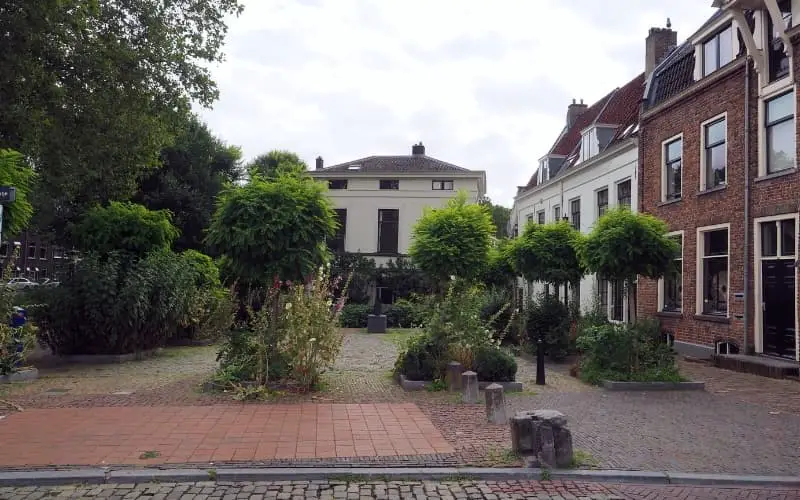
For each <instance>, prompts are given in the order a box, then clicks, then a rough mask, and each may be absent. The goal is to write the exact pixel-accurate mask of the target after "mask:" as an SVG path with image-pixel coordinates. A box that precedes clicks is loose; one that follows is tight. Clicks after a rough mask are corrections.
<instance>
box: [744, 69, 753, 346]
mask: <svg viewBox="0 0 800 500" xmlns="http://www.w3.org/2000/svg"><path fill="white" fill-rule="evenodd" d="M744 165H745V168H744V315H743V316H744V345H743V346H742V347H743V348H744V353H745V354H750V349H749V346H748V344H747V341H748V335H747V329H748V328H749V327H750V56H749V55H748V56H746V57H745V63H744ZM754 306H755V305H754Z"/></svg>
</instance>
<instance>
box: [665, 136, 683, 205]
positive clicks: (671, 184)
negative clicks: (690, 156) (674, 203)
mask: <svg viewBox="0 0 800 500" xmlns="http://www.w3.org/2000/svg"><path fill="white" fill-rule="evenodd" d="M682 160H683V138H679V139H675V140H673V141H670V142H668V143H666V144H664V200H665V201H668V200H677V199H680V197H681V170H682V163H683V162H682Z"/></svg>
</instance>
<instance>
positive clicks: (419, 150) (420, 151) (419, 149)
mask: <svg viewBox="0 0 800 500" xmlns="http://www.w3.org/2000/svg"><path fill="white" fill-rule="evenodd" d="M411 154H412V155H413V156H424V155H425V146H423V145H422V141H419V144H414V145H412V146H411Z"/></svg>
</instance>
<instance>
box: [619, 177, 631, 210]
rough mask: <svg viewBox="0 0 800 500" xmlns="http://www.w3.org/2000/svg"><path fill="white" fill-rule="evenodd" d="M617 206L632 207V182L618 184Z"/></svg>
mask: <svg viewBox="0 0 800 500" xmlns="http://www.w3.org/2000/svg"><path fill="white" fill-rule="evenodd" d="M617 204H619V205H625V206H628V207H629V206H631V181H625V182H620V183H619V184H617Z"/></svg>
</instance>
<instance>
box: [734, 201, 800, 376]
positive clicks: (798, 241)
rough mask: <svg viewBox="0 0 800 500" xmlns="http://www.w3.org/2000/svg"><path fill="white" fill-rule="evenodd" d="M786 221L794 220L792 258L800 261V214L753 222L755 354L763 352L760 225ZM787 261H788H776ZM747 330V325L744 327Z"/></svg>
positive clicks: (798, 325)
mask: <svg viewBox="0 0 800 500" xmlns="http://www.w3.org/2000/svg"><path fill="white" fill-rule="evenodd" d="M787 219H794V228H795V229H794V231H795V241H794V247H795V248H794V258H795V261H797V260H798V259H800V213H797V212H795V213H787V214H781V215H773V216H769V217H758V218H756V219H754V220H753V239H754V243H755V245H754V247H755V251H754V252H753V284H754V288H755V300H754V301H753V309H755V315H754V321H753V326H754V329H753V331H754V332H755V335H754V336H753V340H754V341H755V348H756V352H757V353H763V352H764V319H763V318H764V310H763V307H762V303H763V290H762V288H761V262H762V257H761V223H763V222H773V221H782V220H787ZM778 251H779V252H780V241H778ZM776 260H788V259H776ZM798 281H800V280H798V266H795V268H794V304H795V309H794V346H795V361H800V311H798V310H797V307H798V306H797V304H798V303H800V282H798ZM745 328H747V325H745Z"/></svg>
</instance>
